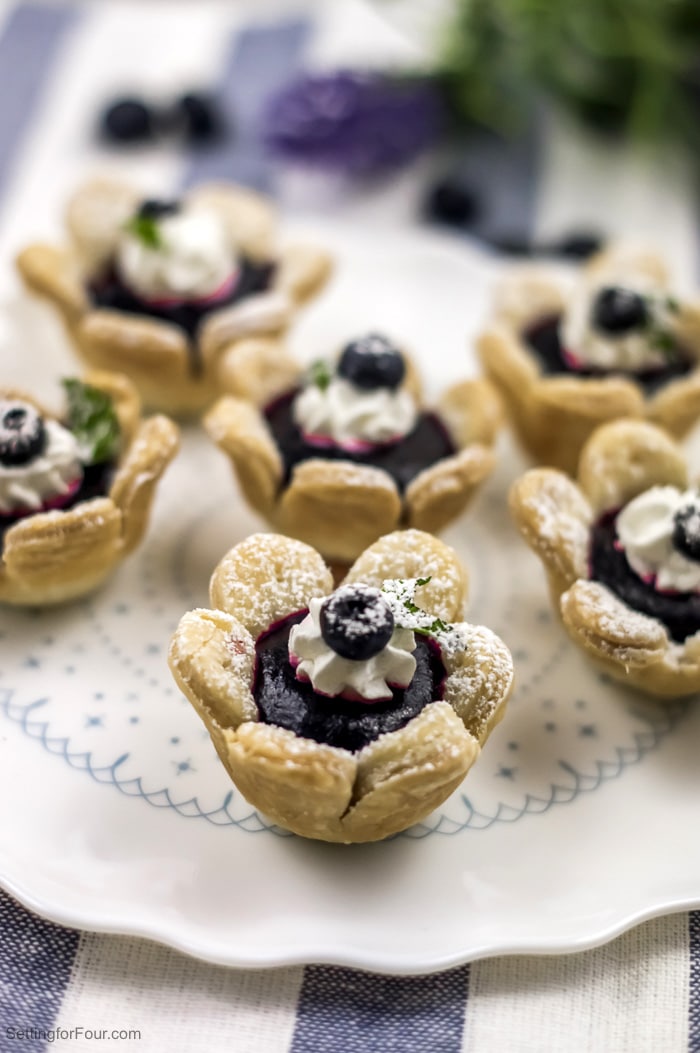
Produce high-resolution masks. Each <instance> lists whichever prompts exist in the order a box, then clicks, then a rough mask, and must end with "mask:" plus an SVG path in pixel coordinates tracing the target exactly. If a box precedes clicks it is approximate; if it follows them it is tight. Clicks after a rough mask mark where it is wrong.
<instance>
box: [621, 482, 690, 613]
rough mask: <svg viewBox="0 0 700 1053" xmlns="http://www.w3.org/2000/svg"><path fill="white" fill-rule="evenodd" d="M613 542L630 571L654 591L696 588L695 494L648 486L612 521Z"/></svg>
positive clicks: (676, 590) (666, 487) (687, 491)
mask: <svg viewBox="0 0 700 1053" xmlns="http://www.w3.org/2000/svg"><path fill="white" fill-rule="evenodd" d="M615 525H616V529H617V536H618V545H619V546H620V547H621V548H622V550H623V551H624V553H625V556H626V558H627V562H628V563H629V565H630V567H631V568H632V570H634V571H635V573H636V574H638V575H639V577H640V578H641V579H642V580H643V581H645V582H647V583H649V584H653V585H654V587H655V588H657V589H659V590H664V591H669V592H700V493H699V492H698V491H697V490H679V489H678V488H677V487H675V486H654V487H652V488H651V489H649V490H646V491H644V493H642V494H639V496H638V497H635V498H634V500H633V501H630V503H629V504H628V505H626V506H625V507H624V508H623V509H622V511H621V512H620V514H619V515H618V517H617V520H616V524H615Z"/></svg>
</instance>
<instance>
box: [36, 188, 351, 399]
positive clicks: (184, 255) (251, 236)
mask: <svg viewBox="0 0 700 1053" xmlns="http://www.w3.org/2000/svg"><path fill="white" fill-rule="evenodd" d="M67 226H68V232H69V235H70V244H69V245H68V246H66V247H62V248H59V247H56V246H52V245H48V244H35V245H31V246H29V247H28V248H26V249H24V251H23V252H21V253H20V255H19V258H18V266H19V270H20V273H21V275H22V277H23V279H24V281H25V282H26V284H27V286H28V287H29V288H30V289H32V290H33V291H34V292H36V293H39V294H40V295H42V296H44V297H46V298H47V299H49V300H50V301H52V302H53V303H54V304H55V306H56V307H57V308H58V309H59V311H60V313H61V316H62V318H63V320H64V322H65V324H66V326H67V329H68V332H69V335H70V337H71V338H72V342H73V343H74V344H75V345H76V348H77V350H78V351H79V353H80V354H81V355H82V357H83V358H84V359H85V361H86V362H87V363H88V365H90V366H91V367H93V368H97V369H107V370H115V371H118V372H122V373H125V374H127V375H128V376H129V377H130V378H131V380H132V381H133V382H134V384H135V385H136V386H137V388H138V390H139V392H140V394H141V397H142V399H143V400H144V402H145V403H146V404H148V405H149V406H152V407H154V408H156V409H162V410H164V411H166V412H171V413H183V414H186V413H196V412H198V411H200V410H202V409H203V408H204V407H205V406H207V405H208V404H209V403H211V402H212V400H213V399H214V398H215V396H216V395H217V394H218V393H219V392H220V390H221V386H220V381H219V372H220V370H221V369H222V368H224V369H225V367H226V362H227V360H228V359H229V357H230V356H231V355H235V348H236V344H237V343H238V342H239V341H240V340H241V339H242V338H243V337H249V336H252V335H256V334H268V335H269V334H271V333H279V332H282V331H283V330H284V329H285V328H286V327H287V325H288V324H289V322H290V320H291V317H292V315H293V313H294V310H295V309H296V307H297V306H298V305H299V304H300V303H302V302H303V301H304V300H306V299H307V298H309V297H310V296H312V295H313V294H314V293H315V292H316V291H317V290H318V289H319V288H320V287H321V286H322V285H323V283H324V282H325V280H326V278H327V276H328V273H329V270H330V261H329V258H328V256H327V255H326V254H325V253H324V252H323V251H321V250H320V249H317V248H315V247H312V246H304V245H290V246H286V247H281V246H280V245H279V244H277V241H276V236H275V216H274V212H273V210H272V207H271V205H270V203H269V202H268V201H267V200H266V199H265V198H264V197H261V196H260V195H258V194H256V193H254V192H253V191H250V190H246V189H244V188H241V187H236V186H232V185H231V186H228V185H225V184H211V185H202V186H200V187H198V188H196V189H194V190H192V191H190V192H188V193H187V194H186V195H185V196H184V197H182V198H179V199H177V200H159V199H152V198H144V197H143V195H142V194H139V192H138V191H137V190H136V189H134V188H133V187H130V186H127V185H122V184H120V183H113V182H106V181H93V182H90V183H87V184H86V185H84V186H83V187H81V188H80V189H79V190H78V191H77V192H76V193H75V194H74V196H73V198H72V199H71V200H70V202H69V205H68V209H67Z"/></svg>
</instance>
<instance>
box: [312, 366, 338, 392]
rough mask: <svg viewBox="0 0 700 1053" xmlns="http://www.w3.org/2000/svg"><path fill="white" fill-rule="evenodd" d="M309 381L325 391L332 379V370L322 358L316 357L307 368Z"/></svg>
mask: <svg viewBox="0 0 700 1053" xmlns="http://www.w3.org/2000/svg"><path fill="white" fill-rule="evenodd" d="M307 375H308V378H309V383H311V384H314V385H315V386H316V387H317V388H320V389H321V391H325V390H326V389H327V387H328V385H329V384H330V382H331V380H332V379H333V370H332V369H331V367H330V365H329V363H328V362H326V360H325V359H324V358H317V359H316V360H315V361H313V362H312V363H311V365H310V366H309V369H308V374H307Z"/></svg>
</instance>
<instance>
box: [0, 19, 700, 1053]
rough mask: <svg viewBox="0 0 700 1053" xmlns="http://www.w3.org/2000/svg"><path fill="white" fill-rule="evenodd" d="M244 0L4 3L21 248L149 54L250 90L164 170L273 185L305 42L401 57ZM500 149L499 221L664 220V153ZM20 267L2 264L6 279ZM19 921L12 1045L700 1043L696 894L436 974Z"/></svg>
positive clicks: (4, 1039)
mask: <svg viewBox="0 0 700 1053" xmlns="http://www.w3.org/2000/svg"><path fill="white" fill-rule="evenodd" d="M195 6H196V8H197V16H196V17H195V16H194V15H193V8H194V7H195ZM277 6H278V8H279V6H280V5H277ZM230 7H231V11H230V12H229V11H228V10H227V15H226V19H227V20H225V22H226V25H227V26H228V30H227V32H226V33H223V34H222V32H221V25H222V15H221V12H222V11H223V8H222V6H221V5H219V4H208V3H206V2H204V3H201V5H200V0H198V3H197V5H191V6H189V7H188V6H187V5H179V6H177V7H174V8H172V9H170V8H169V9H168V13H167V17H165V16H164V5H163V4H160V3H155V2H154V3H153V4H141V5H139V8H138V11H137V9H136V7H135V6H134V5H133V4H128V5H124V6H121V5H120V4H118V3H106V2H105V3H102V4H93V5H91V6H87V7H84V8H79V7H78V6H75V5H71V4H69V3H65V4H57V3H46V4H38V3H24V4H21V5H19V6H16V7H12V6H10V5H4V6H2V5H0V251H1V252H2V253H3V259H7V258H8V257H9V254H10V253H11V252H12V251H13V249H14V248H16V247H17V245H18V244H20V243H21V241H23V240H25V239H26V235H27V224H28V223H29V222H30V218H29V217H31V220H33V221H34V222H35V224H36V229H37V230H45V229H46V228H47V227H49V226H50V224H51V223H52V222H54V221H55V211H56V208H57V202H59V201H60V200H61V198H62V196H63V195H64V194H65V192H66V190H67V189H68V188H69V187H70V186H71V185H73V184H74V183H75V182H76V180H77V177H78V176H79V174H80V172H81V170H83V169H84V168H88V167H89V166H90V165H92V164H93V163H94V162H96V161H98V160H100V155H99V151H98V149H97V147H96V146H94V145H92V144H91V140H90V137H89V135H88V134H86V121H87V116H86V115H88V114H91V113H93V112H94V105H95V100H96V99H99V98H101V97H105V98H107V97H108V96H109V95H110V93H111V92H113V91H116V90H118V89H119V88H120V87H121V85H122V84H124V83H127V84H129V83H131V82H132V80H133V73H134V70H138V71H139V77H140V83H141V86H142V88H143V89H144V90H150V91H153V92H164V91H166V90H167V89H168V86H169V85H168V76H169V70H170V71H172V70H175V69H177V70H178V71H179V72H178V75H179V76H180V77H181V76H182V71H183V69H184V70H185V71H188V72H190V73H191V75H192V78H193V82H196V83H200V84H201V83H202V82H203V81H204V80H208V81H209V82H210V83H211V84H213V85H216V86H217V87H218V88H219V89H220V90H221V91H222V92H223V94H224V96H229V97H231V98H235V100H236V111H237V114H238V119H239V126H238V134H237V136H236V138H235V140H233V141H232V142H231V144H230V145H225V146H224V147H223V148H222V149H221V150H215V151H212V152H209V153H204V154H201V155H198V156H197V157H196V158H190V159H189V160H186V159H184V158H183V157H182V156H181V155H177V154H176V153H174V152H173V153H170V154H169V153H167V152H165V153H164V154H163V156H162V157H160V158H159V159H158V160H157V162H156V167H157V168H159V172H158V174H159V175H160V176H161V177H162V179H163V181H164V184H165V185H176V184H180V185H183V186H186V185H190V184H192V183H194V182H196V181H198V180H199V179H202V178H212V177H213V178H216V177H219V176H227V177H229V178H230V177H231V176H234V177H235V178H239V179H240V180H242V181H244V182H246V183H248V184H249V185H252V186H256V187H260V188H265V189H271V188H272V187H273V186H274V180H273V173H272V172H271V170H270V168H269V165H268V162H267V160H266V159H265V157H264V155H263V154H262V153H261V152H260V150H259V148H258V146H257V144H256V142H255V138H254V135H253V128H254V122H255V116H256V113H257V111H258V108H259V106H260V103H261V101H262V99H263V98H264V97H265V95H266V94H267V93H268V92H269V91H270V90H271V89H272V88H274V87H275V86H276V85H278V84H279V83H281V82H282V81H283V80H284V79H285V78H286V77H288V76H289V74H290V73H291V72H292V71H293V70H294V69H296V68H298V67H299V66H300V64H301V63H302V62H312V63H315V64H323V63H332V64H337V63H341V62H346V63H351V62H352V61H353V60H357V58H358V57H362V58H367V57H369V59H370V60H372V59H373V58H374V55H375V52H376V56H377V59H378V60H383V57H384V54H385V53H384V52H383V51H382V48H381V46H379V44H378V42H377V37H378V36H381V31H380V23H379V22H378V20H377V19H376V17H375V16H374V15H372V14H371V13H370V12H369V11H367V10H365V9H364V8H363V6H362V4H361V0H336V2H335V3H334V4H333V5H330V4H327V5H323V6H322V7H321V6H319V7H316V8H315V9H314V19H313V20H311V19H310V18H309V17H308V16H307V15H305V14H304V11H303V9H302V8H300V7H299V5H291V4H290V5H286V9H284V10H282V13H281V16H280V17H278V18H273V17H270V15H269V13H267V11H265V12H263V13H264V15H265V17H264V18H258V19H257V21H256V14H257V13H256V5H255V4H250V5H247V4H240V3H239V4H236V5H230ZM292 7H293V10H292ZM331 7H332V11H331ZM234 8H235V11H234ZM154 39H157V40H158V48H159V57H161V58H162V61H159V62H158V63H157V64H156V65H155V66H154V65H153V64H152V63H151V62H150V61H149V54H150V50H149V49H150V48H152V46H153V45H152V42H153V40H154ZM387 46H388V45H387ZM392 47H394V49H395V51H396V53H397V54H396V57H397V58H398V59H399V61H400V59H401V56H400V54H399V53H398V52H400V44H397V43H396V42H395V41H393V40H392ZM193 55H197V56H200V60H199V66H197V64H192V56H193ZM201 56H206V68H205V69H204V70H203V68H202V61H201ZM188 63H190V65H189V66H188ZM503 149H504V147H503V145H502V144H498V143H495V142H494V141H489V142H484V145H483V149H482V150H481V151H475V150H472V151H471V152H470V154H469V155H468V156H465V157H464V159H463V162H462V163H463V167H464V171H465V173H466V174H467V175H468V177H469V180H470V182H471V183H472V185H474V186H476V187H477V189H478V187H479V186H483V187H484V188H486V187H488V200H489V202H490V203H491V210H490V213H488V214H486V215H485V216H484V220H483V229H484V231H485V232H488V233H490V234H495V235H496V236H500V235H504V234H509V235H518V236H529V235H531V234H533V233H534V234H538V235H542V236H547V235H548V234H549V233H557V232H560V231H561V230H562V229H564V228H566V226H567V225H568V224H570V222H571V220H572V219H576V220H581V219H584V220H585V219H586V217H585V216H583V217H582V216H581V212H580V208H581V207H582V205H581V202H582V201H583V202H584V205H583V207H586V206H585V201H587V200H592V201H593V202H594V203H595V202H596V200H597V201H598V204H599V201H600V197H599V195H600V194H603V193H604V194H605V195H606V200H607V202H608V205H609V212H608V214H609V215H611V216H613V217H616V218H615V219H613V223H614V222H617V221H618V220H619V222H620V224H621V225H623V220H622V218H621V214H622V212H624V217H625V218H624V223H625V224H626V225H627V226H629V225H630V224H633V223H634V218H635V216H638V217H640V219H641V218H642V217H643V218H644V221H645V225H646V228H647V230H648V229H649V224H650V219H649V217H650V215H651V216H653V212H654V210H653V208H651V207H650V205H651V203H652V202H653V183H654V180H653V174H652V173H651V172H650V173H649V175H648V178H645V177H644V174H642V177H641V178H639V179H637V181H636V183H635V186H636V187H637V191H636V195H633V197H632V199H629V195H626V196H625V200H624V203H623V200H622V195H623V190H622V185H623V184H624V185H625V186H626V181H625V180H624V179H623V178H622V175H623V170H624V165H625V163H626V162H625V159H624V158H623V157H622V156H620V157H619V158H615V157H609V156H608V157H606V158H605V161H604V163H603V161H602V160H601V159H596V156H595V154H591V151H590V149H584V147H583V146H580V145H577V142H576V140H575V139H574V138H573V137H572V136H571V135H570V134H569V132H568V131H567V130H566V129H559V134H558V135H557V136H556V138H555V137H553V136H550V137H549V139H548V140H547V141H544V142H539V141H537V140H536V137H535V136H534V135H533V136H530V137H526V138H525V139H524V140H523V141H522V142H521V143H520V144H518V145H517V146H516V147H515V148H513V149H515V150H516V151H518V166H517V167H518V169H519V180H520V181H519V185H518V193H517V194H516V193H515V192H514V185H513V183H512V180H511V179H510V178H509V176H508V172H507V168H506V167H505V166H500V168H499V167H498V166H497V165H496V163H495V158H496V157H497V154H498V151H499V150H503ZM49 164H50V170H51V196H50V198H49V199H46V194H45V188H46V171H47V167H48V165H49ZM138 164H139V162H138V160H137V159H136V160H134V161H133V163H131V162H127V161H123V160H122V159H114V164H113V165H112V167H114V165H116V166H117V167H119V165H123V166H124V168H125V169H126V168H127V167H128V168H130V170H131V171H132V172H133V170H134V168H136V173H135V175H136V178H138ZM603 164H604V173H603V174H601V171H600V167H601V165H603ZM495 168H498V170H499V171H500V172H501V175H500V176H499V178H498V179H494V177H493V173H494V170H495ZM153 171H154V163H153V161H152V160H151V161H150V162H149V172H150V173H151V174H153ZM523 172H527V173H528V179H527V192H526V193H523V184H522V173H523ZM665 176H666V179H667V181H672V182H673V183H674V186H675V187H676V188H677V191H678V192H677V193H674V194H673V195H670V197H671V199H672V200H673V202H674V204H673V205H672V206H671V207H670V208H668V209H666V210H665V211H664V214H663V216H662V217H659V219H658V227H659V229H658V241H659V243H660V245H661V246H662V247H663V246H664V245H665V246H667V247H671V248H672V250H673V253H674V256H675V258H676V259H679V261H680V263H681V264H682V265H686V266H687V267H691V266H695V264H696V253H697V244H696V236H695V217H694V214H693V205H692V197H691V195H690V193H688V192H686V191H687V189H688V186H689V175H688V173H687V172H686V171H685V170H684V169H683V166H682V165H680V164H677V163H676V162H675V161H674V160H673V159H670V160H669V163H668V165H667V166H666V173H665ZM583 188H585V190H586V193H581V190H582V189H583ZM596 188H597V191H596ZM419 189H420V188H419V186H418V185H415V184H411V182H410V180H406V181H403V180H401V179H400V180H397V181H396V183H395V184H394V185H393V186H392V188H391V189H390V190H389V191H381V190H379V191H377V192H375V193H374V194H373V195H371V199H368V200H367V201H366V202H365V203H364V205H362V206H361V207H360V211H362V208H364V209H365V210H366V213H365V214H366V215H367V216H369V217H375V216H378V215H381V217H382V221H383V222H385V223H386V222H395V223H399V222H405V221H407V220H409V219H410V217H411V216H412V215H413V214H414V212H415V203H416V197H417V193H418V192H419ZM623 204H624V208H623ZM352 215H353V218H356V217H357V215H358V213H357V212H353V213H352ZM591 218H592V219H594V218H595V215H594V214H593V215H592V217H591ZM652 222H653V219H652ZM8 280H9V279H8V278H7V277H6V276H5V275H2V276H0V287H2V283H3V282H7V281H8ZM3 291H4V288H3ZM0 836H1V835H0ZM0 926H1V935H0V1053H6V1051H11V1050H20V1049H21V1050H23V1051H24V1050H26V1051H40V1050H44V1049H48V1048H52V1049H57V1050H70V1051H80V1050H98V1049H111V1048H114V1049H117V1048H119V1049H134V1050H139V1051H142V1053H150V1051H153V1053H163V1051H173V1053H177V1051H180V1050H183V1051H184V1050H199V1049H202V1050H207V1051H208V1053H219V1051H221V1053H223V1051H227V1053H229V1051H233V1053H374V1051H376V1053H461V1051H467V1050H470V1051H471V1050H476V1051H478V1053H490V1051H494V1053H501V1051H504V1050H507V1051H509V1053H517V1051H544V1050H556V1051H558V1053H569V1051H570V1053H580V1051H586V1050H591V1051H596V1053H597V1051H610V1053H623V1051H630V1053H644V1051H649V1053H652V1051H653V1053H658V1051H663V1053H676V1051H678V1053H680V1051H684V1050H692V1051H700V914H699V913H693V914H690V915H687V914H679V915H674V916H671V917H668V918H664V919H657V920H654V921H651V922H648V923H646V924H645V925H642V926H640V927H639V928H637V929H635V930H633V931H631V932H629V933H627V934H625V935H623V936H621V937H619V938H618V939H616V940H615V941H613V942H612V943H610V944H609V945H607V946H606V947H603V948H600V949H598V950H593V951H587V952H585V953H579V954H574V955H571V956H568V957H556V958H538V959H535V958H522V957H521V958H510V959H494V960H486V961H482V962H476V963H472V964H471V965H470V966H463V967H461V968H457V969H453V970H451V971H448V972H445V973H441V974H436V975H431V976H423V977H384V976H373V975H370V974H367V973H363V972H360V971H352V970H349V969H341V968H335V967H326V966H318V965H309V966H307V967H305V968H302V967H293V968H284V969H275V970H270V971H236V970H227V969H223V968H219V967H215V966H211V965H206V964H203V963H200V962H197V961H194V960H190V959H187V958H184V957H183V956H181V955H179V954H178V953H176V952H175V951H172V950H169V949H167V948H164V947H160V946H157V945H155V944H151V943H147V942H145V941H140V940H133V939H127V938H122V937H113V936H103V935H95V934H90V933H77V932H74V931H71V930H67V929H63V928H60V927H58V926H56V925H54V924H51V923H49V922H46V921H44V920H42V919H40V918H38V917H36V916H34V915H32V914H30V913H29V912H28V911H27V910H25V909H24V908H23V907H21V906H19V905H18V904H16V903H15V902H13V901H12V900H11V899H10V898H9V897H8V896H6V895H5V894H4V893H0ZM95 1035H98V1036H101V1037H95Z"/></svg>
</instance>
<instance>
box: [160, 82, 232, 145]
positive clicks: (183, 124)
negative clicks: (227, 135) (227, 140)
mask: <svg viewBox="0 0 700 1053" xmlns="http://www.w3.org/2000/svg"><path fill="white" fill-rule="evenodd" d="M165 120H166V124H167V126H168V127H169V129H170V130H171V131H173V132H175V133H176V134H178V135H181V136H182V137H183V139H184V140H185V142H188V143H191V144H192V145H200V144H205V143H211V142H214V141H215V140H217V139H220V138H221V137H222V135H223V134H224V132H225V121H224V118H223V115H222V113H221V108H220V106H219V104H218V102H217V100H216V98H215V97H214V96H213V95H207V94H206V93H204V92H194V91H192V92H187V93H186V94H185V95H181V96H180V98H179V99H177V100H176V101H175V103H174V105H173V107H172V109H171V110H169V111H168V113H167V114H166V117H165Z"/></svg>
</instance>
